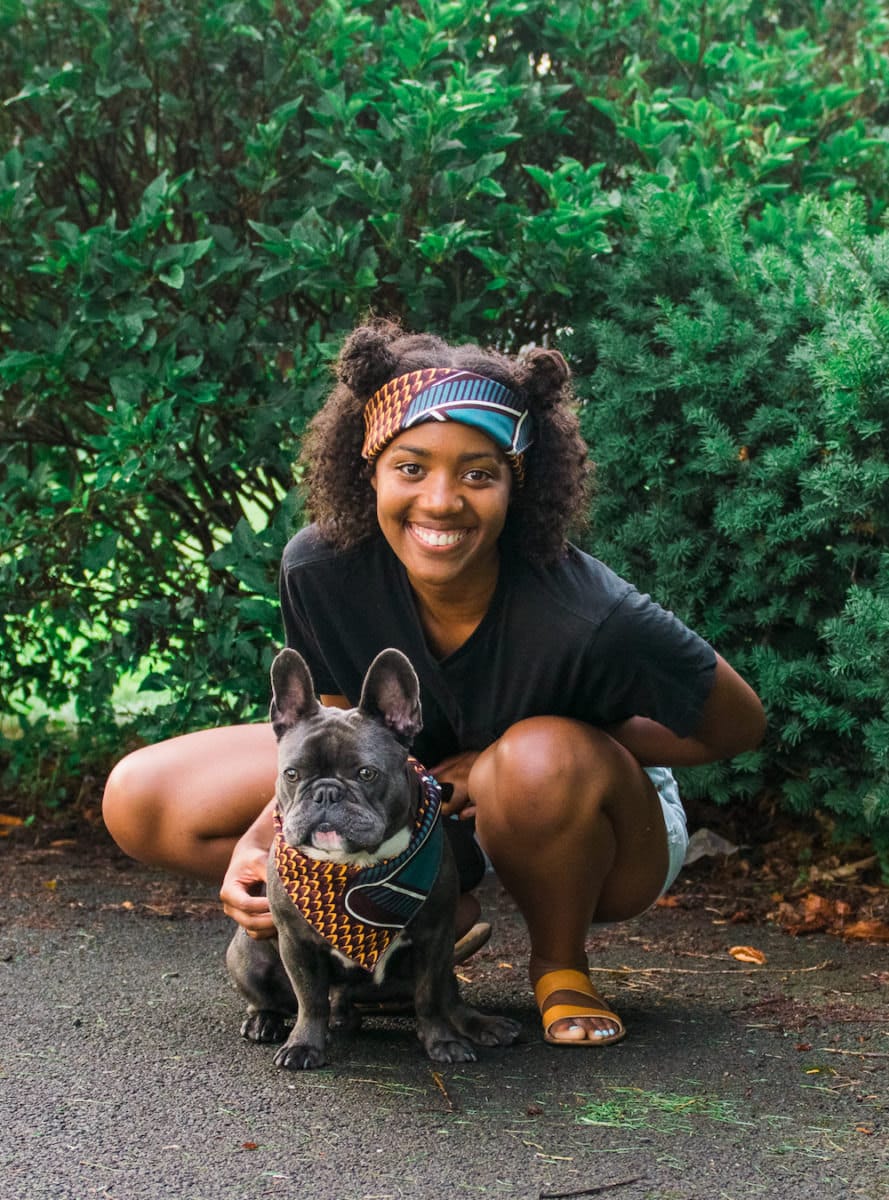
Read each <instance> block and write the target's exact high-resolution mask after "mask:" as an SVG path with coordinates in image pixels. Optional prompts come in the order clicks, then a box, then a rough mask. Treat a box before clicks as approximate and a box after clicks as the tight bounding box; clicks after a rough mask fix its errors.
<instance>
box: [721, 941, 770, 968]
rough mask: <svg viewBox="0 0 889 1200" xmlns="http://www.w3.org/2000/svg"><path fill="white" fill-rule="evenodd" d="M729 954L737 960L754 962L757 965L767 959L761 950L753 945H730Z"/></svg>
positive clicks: (760, 964) (759, 965)
mask: <svg viewBox="0 0 889 1200" xmlns="http://www.w3.org/2000/svg"><path fill="white" fill-rule="evenodd" d="M729 954H730V955H731V956H732V958H736V959H737V960H738V962H746V963H755V964H756V966H758V967H761V966H762V965H763V963H765V962H767V961H768V960H767V959H766V956H765V955H764V954H763V952H762V951H761V950H756V949H755V948H754V947H753V946H732V947H731V949H730V950H729Z"/></svg>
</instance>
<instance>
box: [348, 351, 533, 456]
mask: <svg viewBox="0 0 889 1200" xmlns="http://www.w3.org/2000/svg"><path fill="white" fill-rule="evenodd" d="M422 421H460V422H462V424H464V425H472V426H474V428H476V429H480V430H481V431H482V433H486V434H487V435H488V437H489V438H490V439H491V440H492V441H493V442H495V443H496V444H497V445H498V446H499V447H500V449H501V450H503V452H504V453H505V454H506V457H507V458H508V459H509V464H510V466H511V467H512V469H513V471H514V472H515V474H516V477H517V478H518V479H521V477H522V474H523V470H522V464H523V455H524V452H525V451H526V450H527V449H528V447H529V446H530V445H531V418H530V415H529V413H528V410H527V408H526V407H525V405H524V404H523V402H522V401H521V400H520V399H519V397H518V396H517V395H516V394H515V392H512V391H510V390H509V388H507V387H504V386H503V384H502V383H496V382H495V381H494V380H493V379H487V378H486V377H485V376H484V375H475V374H473V373H472V371H459V370H454V369H452V368H450V367H428V368H427V369H426V370H423V371H410V372H409V373H408V374H407V375H399V376H398V377H397V378H396V379H390V380H389V382H388V383H384V384H383V386H382V387H381V388H380V389H379V391H376V392H374V394H373V395H372V396H371V398H370V399H369V400H368V402H367V404H366V406H365V409H364V428H365V437H364V445H363V446H362V448H361V453H362V455H363V456H364V458H366V459H367V460H368V462H373V461H374V459H375V458H376V457H377V455H378V454H380V452H381V451H382V450H384V449H385V448H386V446H388V444H389V443H390V442H391V441H392V439H393V438H394V437H397V436H398V434H399V433H402V432H403V431H404V430H405V429H410V428H411V426H412V425H419V424H420V423H421V422H422Z"/></svg>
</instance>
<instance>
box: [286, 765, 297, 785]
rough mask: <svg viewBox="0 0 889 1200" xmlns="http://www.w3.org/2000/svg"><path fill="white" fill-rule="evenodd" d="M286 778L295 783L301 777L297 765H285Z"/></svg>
mask: <svg viewBox="0 0 889 1200" xmlns="http://www.w3.org/2000/svg"><path fill="white" fill-rule="evenodd" d="M283 775H284V778H285V779H289V780H290V782H291V783H295V782H296V780H297V779H299V771H297V769H296V767H285V768H284V771H283Z"/></svg>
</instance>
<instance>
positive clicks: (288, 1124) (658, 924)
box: [0, 847, 889, 1200]
mask: <svg viewBox="0 0 889 1200" xmlns="http://www.w3.org/2000/svg"><path fill="white" fill-rule="evenodd" d="M19 857H20V856H19ZM0 871H2V872H3V874H2V875H0V878H2V879H3V880H4V883H3V884H0V895H2V896H3V908H2V918H0V921H2V923H0V1003H2V1012H3V1021H2V1028H0V1118H2V1124H0V1132H2V1136H0V1181H2V1182H0V1196H2V1197H3V1200H68V1198H71V1200H87V1198H89V1197H93V1196H98V1197H113V1198H114V1200H143V1198H144V1200H159V1198H163V1200H260V1198H262V1197H287V1198H288V1200H292V1198H295V1197H312V1200H327V1198H330V1200H425V1198H426V1197H429V1198H433V1197H434V1198H436V1200H438V1198H444V1197H457V1198H461V1200H462V1198H463V1197H466V1198H472V1197H478V1198H479V1200H492V1198H501V1197H517V1198H521V1200H539V1198H540V1197H542V1196H551V1195H553V1194H558V1195H563V1196H572V1197H574V1196H577V1197H579V1196H586V1195H603V1196H605V1197H606V1200H609V1198H610V1197H614V1198H615V1200H754V1198H756V1197H768V1198H773V1197H781V1200H804V1198H812V1200H841V1198H845V1197H860V1198H862V1200H886V1198H887V1197H889V1138H887V1125H889V1036H887V1029H889V1022H887V1020H886V1019H885V1015H886V1011H887V1008H889V1005H887V997H889V954H887V951H886V948H885V947H882V948H881V947H873V946H871V947H868V946H861V945H850V946H847V945H844V944H842V943H839V942H837V941H836V940H833V939H828V938H824V937H813V938H810V939H797V940H794V939H792V938H789V937H787V936H786V935H784V934H782V933H780V932H779V931H777V930H775V929H773V928H771V927H764V928H762V927H758V928H753V927H749V928H745V927H743V926H740V927H738V926H735V927H727V926H725V925H719V924H714V918H713V916H712V914H709V913H707V912H695V913H688V912H682V911H679V910H675V909H667V908H663V909H658V910H656V911H654V912H653V913H651V914H649V915H647V916H646V917H645V918H643V919H640V920H639V921H636V922H633V923H631V924H628V925H626V926H622V927H619V928H614V929H612V930H608V931H604V932H600V933H598V934H597V935H596V936H595V937H594V938H592V939H591V942H590V946H591V948H592V949H593V951H594V952H595V958H594V962H595V964H596V966H597V967H598V968H599V970H600V973H599V975H598V976H597V978H598V980H599V981H600V982H601V984H602V987H603V990H604V991H605V992H606V994H608V995H610V996H611V997H612V998H613V999H615V1000H616V1002H617V1003H618V1005H619V1007H620V1011H621V1013H622V1015H623V1017H624V1019H625V1020H626V1022H627V1024H628V1027H629V1029H630V1036H629V1037H628V1038H627V1040H626V1041H625V1042H623V1043H622V1044H621V1045H619V1046H615V1047H612V1048H611V1049H608V1050H594V1051H586V1052H584V1051H574V1052H571V1051H562V1050H558V1049H553V1048H550V1047H547V1046H545V1045H544V1044H543V1043H542V1042H541V1041H540V1038H539V1033H538V1027H537V1021H536V1018H535V1014H534V1013H533V1011H532V1008H531V1003H530V995H529V993H528V991H527V989H526V987H525V985H524V980H523V970H522V961H521V956H522V954H523V950H524V937H523V932H522V929H521V926H520V924H519V922H518V920H517V919H516V916H515V913H514V911H513V910H512V907H511V905H510V904H509V902H508V900H507V899H506V898H505V897H504V896H503V895H502V893H501V892H500V891H499V889H498V888H497V886H496V883H495V882H494V880H493V879H488V880H487V881H486V882H485V884H484V885H483V900H484V906H485V910H486V912H487V913H489V914H491V915H493V917H494V920H495V922H496V931H495V938H494V940H493V942H492V943H491V945H490V946H489V947H488V948H487V949H486V950H485V951H484V952H483V953H482V954H481V955H479V956H478V957H477V958H476V959H474V960H473V961H472V963H470V964H468V965H467V967H466V968H464V971H465V975H466V978H467V981H468V982H466V983H465V984H464V987H465V989H466V991H467V993H468V995H469V996H470V997H471V998H472V999H473V1000H474V1001H476V1002H478V1003H480V1004H481V1005H482V1006H485V1007H489V1008H495V1007H496V1008H499V1009H501V1010H503V1011H505V1012H507V1013H508V1014H510V1015H512V1016H514V1017H516V1018H518V1019H519V1020H521V1021H522V1023H523V1025H524V1028H525V1031H526V1032H525V1039H526V1040H524V1041H523V1042H522V1043H521V1044H519V1045H517V1046H515V1047H513V1048H511V1049H508V1050H498V1051H487V1052H483V1053H482V1054H481V1058H480V1061H479V1062H478V1063H475V1064H471V1065H468V1066H460V1067H452V1068H446V1069H441V1070H439V1071H437V1072H436V1071H435V1070H434V1069H433V1068H432V1066H431V1064H429V1063H428V1062H427V1061H426V1060H425V1059H424V1057H423V1056H422V1054H421V1051H420V1048H419V1044H418V1043H417V1041H416V1039H415V1037H414V1035H413V1030H412V1027H411V1024H410V1022H409V1021H407V1020H389V1021H377V1022H368V1023H367V1024H366V1028H365V1030H364V1031H363V1032H362V1033H361V1034H359V1035H356V1036H352V1037H342V1038H338V1039H337V1040H336V1041H335V1042H334V1043H333V1045H332V1047H331V1054H330V1060H331V1061H330V1066H329V1067H328V1068H326V1069H324V1070H321V1071H318V1072H312V1073H306V1074H291V1073H282V1072H278V1071H276V1070H275V1069H274V1067H273V1066H272V1061H271V1060H272V1050H271V1048H267V1047H256V1046H253V1045H249V1044H247V1043H246V1042H244V1041H242V1040H241V1039H240V1038H239V1037H238V1033H237V1029H238V1023H239V1020H240V1015H241V1004H240V1001H239V999H238V997H237V995H236V994H235V992H234V990H233V989H232V987H231V985H230V984H229V982H228V980H227V977H226V975H225V972H224V968H223V965H222V956H223V951H224V948H225V944H226V941H227V939H228V936H229V926H228V923H227V921H226V920H225V918H224V917H223V916H222V915H220V914H219V913H218V911H217V909H216V906H215V903H214V898H213V893H212V890H210V889H207V888H204V887H202V886H201V885H196V884H193V883H179V882H178V881H176V882H172V881H170V880H169V879H168V878H166V877H163V876H158V875H153V874H151V873H150V872H147V871H143V870H141V869H139V868H137V867H135V866H132V865H130V864H126V863H124V862H123V861H122V860H121V861H120V862H118V863H117V864H116V869H115V870H114V871H112V872H111V873H110V875H109V873H108V872H107V871H106V872H104V873H103V874H102V878H101V883H100V885H99V886H98V887H97V883H96V874H95V872H94V870H92V869H91V868H90V866H89V863H88V862H80V860H79V859H78V855H77V848H76V847H74V848H69V849H68V850H65V849H62V850H61V851H60V850H55V851H48V852H46V853H45V854H44V856H43V857H41V855H40V854H39V853H38V854H36V855H34V854H33V853H32V854H31V856H30V859H29V862H28V863H27V864H26V865H25V866H24V867H22V866H20V863H19V861H18V859H16V860H15V861H14V860H13V857H12V852H11V851H9V850H8V848H0ZM737 943H751V944H755V945H756V946H757V947H758V948H760V949H761V950H763V951H764V952H765V953H766V955H767V959H768V961H767V963H766V965H765V966H763V967H753V966H745V965H743V964H741V963H738V962H736V961H735V960H734V959H733V958H731V957H730V956H729V955H728V954H727V948H728V947H729V946H730V945H733V944H737Z"/></svg>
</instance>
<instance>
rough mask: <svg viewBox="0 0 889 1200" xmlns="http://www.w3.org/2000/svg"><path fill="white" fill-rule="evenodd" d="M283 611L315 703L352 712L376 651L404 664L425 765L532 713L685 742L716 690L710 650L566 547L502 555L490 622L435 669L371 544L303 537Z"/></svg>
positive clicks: (290, 556)
mask: <svg viewBox="0 0 889 1200" xmlns="http://www.w3.org/2000/svg"><path fill="white" fill-rule="evenodd" d="M281 608H282V613H283V617H284V628H285V633H286V637H287V644H288V646H292V647H293V648H294V649H295V650H298V651H299V652H300V653H301V654H302V655H303V657H304V658H305V659H306V661H307V663H308V664H309V668H310V670H311V672H312V678H313V680H314V683H315V687H316V689H317V691H318V692H319V693H328V694H331V695H344V696H346V698H347V699H348V700H349V702H350V703H351V704H357V703H358V699H359V696H360V693H361V683H362V680H363V678H364V674H365V672H366V670H367V668H368V666H369V665H370V663H371V660H372V659H373V658H374V656H375V655H376V654H378V653H379V651H380V650H384V649H386V648H387V647H388V646H395V647H397V648H398V649H399V650H402V651H403V652H404V653H405V654H406V655H407V656H408V658H409V659H410V660H411V662H412V663H413V665H414V669H415V670H416V672H417V675H418V676H419V679H420V688H421V701H422V705H423V731H422V733H421V734H420V735H419V736H418V738H417V739H416V742H415V745H414V749H415V753H416V754H417V757H418V758H419V759H420V760H421V761H422V762H426V763H436V762H440V761H441V759H443V758H445V757H446V756H447V755H449V754H456V753H458V752H459V751H462V750H481V749H484V747H485V746H488V745H490V743H491V742H492V741H494V740H495V738H498V737H500V735H501V734H502V733H504V732H505V730H506V729H508V728H509V726H510V725H513V724H514V723H515V722H516V721H519V720H521V719H522V718H524V717H532V716H547V715H548V716H566V717H574V718H577V719H579V720H581V721H586V722H587V723H589V724H591V725H598V726H601V725H608V724H611V723H613V722H616V721H621V720H624V719H626V718H627V717H631V716H643V717H649V718H651V719H652V720H655V721H658V722H659V723H661V724H663V725H666V726H667V727H668V728H669V729H671V730H672V731H673V732H674V733H676V734H677V735H678V736H680V737H685V736H688V735H689V734H690V733H692V731H693V730H694V729H695V727H696V725H697V723H698V720H699V717H700V714H701V709H702V707H703V705H704V702H705V700H706V699H707V696H708V695H709V693H710V689H711V687H712V685H713V672H714V668H715V663H716V658H715V655H714V653H713V650H712V649H711V648H710V646H709V645H708V644H707V643H706V642H705V641H704V640H703V639H702V638H700V637H698V635H697V634H696V633H693V632H692V631H691V630H690V629H688V628H687V627H686V626H685V625H683V624H682V622H681V621H679V620H678V619H677V618H676V617H675V616H674V615H673V614H672V613H670V612H666V611H665V610H664V609H663V608H661V607H660V606H659V605H657V604H655V603H654V602H653V601H652V600H651V599H650V597H648V596H644V595H640V593H639V592H638V591H636V589H635V588H634V587H633V586H632V585H631V584H629V583H626V582H625V581H624V580H622V579H621V578H619V576H617V575H615V574H614V572H613V571H611V570H609V568H608V567H606V566H604V565H603V564H602V563H600V562H599V561H598V560H597V559H595V558H591V557H590V556H589V555H588V554H584V553H583V552H582V551H580V550H578V549H576V548H575V547H570V548H569V550H568V553H567V555H566V556H565V557H564V558H562V559H561V560H560V561H559V562H557V563H555V564H554V565H552V566H548V567H536V566H533V565H532V564H531V563H529V562H528V561H527V560H526V559H524V558H523V557H522V556H521V555H520V554H518V553H513V552H511V551H509V550H507V549H505V548H504V550H503V552H502V553H501V559H500V574H499V578H498V582H497V589H496V591H495V593H494V597H493V600H492V601H491V605H490V607H489V609H488V612H487V613H486V614H485V617H484V618H483V620H482V621H481V623H480V624H479V625H478V627H477V628H476V629H475V631H474V632H473V633H472V635H471V636H470V637H469V638H468V639H467V641H466V642H464V643H463V645H462V646H460V648H459V649H458V650H456V651H455V652H454V653H453V654H450V655H448V656H447V657H446V658H444V659H442V660H441V661H439V660H437V659H436V658H435V657H434V655H433V654H432V652H431V651H430V650H429V647H428V646H427V644H426V640H425V638H424V636H423V630H422V627H421V625H420V621H419V618H418V615H417V610H416V607H415V604H414V599H413V593H412V591H411V587H410V584H409V583H408V580H407V575H406V573H405V570H404V568H403V567H402V565H401V563H400V562H399V561H398V559H397V558H396V557H395V555H394V554H393V553H392V551H391V549H390V548H389V545H388V543H387V542H386V541H385V539H384V538H383V536H382V535H381V534H380V535H376V536H374V537H372V538H369V539H368V540H366V541H363V542H361V543H360V544H359V545H358V546H355V547H353V548H352V549H350V550H336V549H334V548H333V547H332V546H330V545H329V544H328V543H327V542H325V541H324V540H323V539H322V538H321V536H320V534H319V533H318V531H317V529H316V528H315V526H311V525H310V526H308V527H307V528H306V529H303V530H301V531H300V532H299V533H298V534H296V536H295V537H293V538H292V539H291V540H290V542H289V543H288V544H287V547H286V548H285V551H284V556H283V560H282V564H281Z"/></svg>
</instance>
